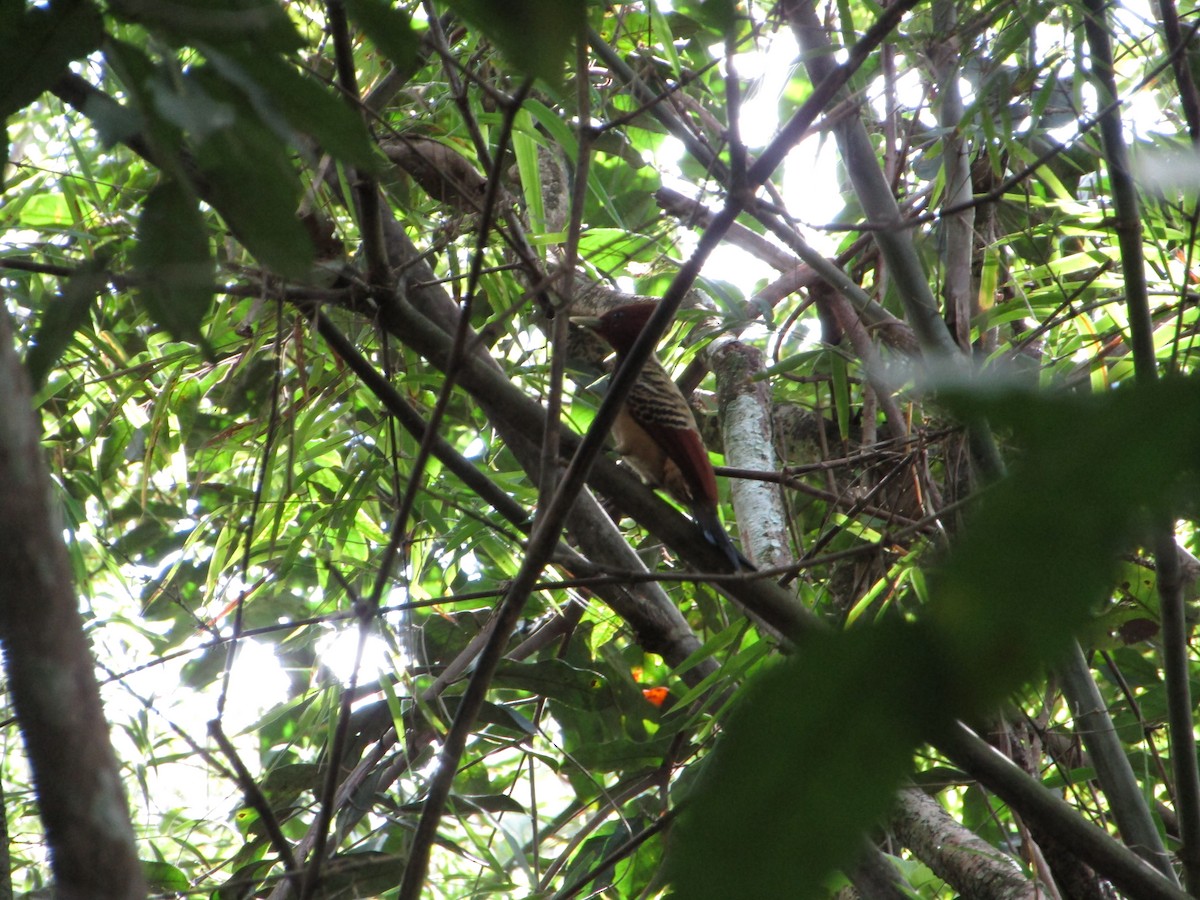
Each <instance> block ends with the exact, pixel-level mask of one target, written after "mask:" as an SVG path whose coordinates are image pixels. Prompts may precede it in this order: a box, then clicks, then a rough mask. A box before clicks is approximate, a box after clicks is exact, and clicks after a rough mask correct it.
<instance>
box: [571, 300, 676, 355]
mask: <svg viewBox="0 0 1200 900" xmlns="http://www.w3.org/2000/svg"><path fill="white" fill-rule="evenodd" d="M657 308H658V301H657V300H639V301H638V302H636V303H626V304H624V305H622V306H618V307H615V308H614V309H610V310H609V311H608V312H606V313H605V314H604V315H602V316H572V317H571V321H572V322H573V323H574V324H576V325H582V326H584V327H585V328H590V329H591V330H592V331H594V332H596V334H598V335H600V337H602V338H604V340H605V341H607V342H608V344H609V346H610V347H612V348H613V349H614V350H616V351H617V353H618V354H620V353H627V352H629V348H630V347H632V346H633V342H634V341H636V340H637V336H638V335H639V334H641V333H642V329H643V328H645V327H646V322H647V321H648V320H649V319H650V316H651V315H652V314H653V313H654V310H656V309H657Z"/></svg>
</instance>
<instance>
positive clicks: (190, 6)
mask: <svg viewBox="0 0 1200 900" xmlns="http://www.w3.org/2000/svg"><path fill="white" fill-rule="evenodd" d="M111 8H112V11H113V12H114V13H115V14H116V15H118V16H120V17H121V18H123V19H126V20H127V21H130V22H136V23H137V24H140V25H143V26H145V27H146V28H149V29H151V30H154V31H158V32H160V33H162V34H164V35H165V36H166V37H167V38H168V39H170V40H171V41H173V42H175V43H183V44H190V43H194V42H203V43H211V44H221V45H226V46H227V45H243V46H254V47H255V48H257V49H258V51H259V52H261V53H269V52H275V53H288V52H291V51H293V50H299V49H300V48H301V47H303V46H304V38H303V37H301V35H300V32H299V31H297V30H296V26H295V25H293V24H292V19H291V17H290V16H289V15H288V13H287V10H285V9H284V8H283V6H282V5H280V4H279V3H277V2H275V0H176V2H173V3H162V2H160V0H113V2H112V3H111Z"/></svg>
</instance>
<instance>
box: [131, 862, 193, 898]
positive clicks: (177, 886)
mask: <svg viewBox="0 0 1200 900" xmlns="http://www.w3.org/2000/svg"><path fill="white" fill-rule="evenodd" d="M142 877H144V878H145V879H146V887H147V888H149V889H150V890H151V891H153V892H154V893H156V894H158V893H162V894H174V893H182V892H184V891H188V890H190V889H191V887H192V883H191V882H190V881H188V877H187V876H186V875H184V874H183V872H181V871H180V870H179V869H177V868H175V867H174V866H173V865H171V864H170V863H166V862H159V861H158V860H152V859H143V860H142Z"/></svg>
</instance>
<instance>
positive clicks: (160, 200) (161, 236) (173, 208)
mask: <svg viewBox="0 0 1200 900" xmlns="http://www.w3.org/2000/svg"><path fill="white" fill-rule="evenodd" d="M133 261H134V266H135V267H136V271H137V276H138V295H139V296H140V297H141V300H142V303H144V304H145V306H146V309H147V311H148V312H149V313H150V317H151V318H152V319H153V320H154V321H156V322H157V323H158V324H160V325H162V326H163V327H164V328H166V329H167V331H169V332H170V333H171V334H172V335H174V336H175V337H177V338H180V339H181V340H189V341H194V340H198V339H199V338H200V322H201V321H202V320H203V318H204V315H205V313H207V312H208V307H209V304H210V303H211V302H212V297H213V287H214V283H213V258H212V253H211V251H210V249H209V241H208V231H207V229H206V228H205V226H204V219H203V217H202V216H201V215H200V210H199V208H198V206H197V202H196V198H195V197H194V196H193V195H192V194H191V192H190V191H188V190H187V188H185V187H183V186H182V185H181V184H179V183H178V182H176V181H163V182H160V183H159V184H158V185H157V186H156V187H155V188H154V190H152V191H151V192H150V195H149V196H148V197H147V198H146V202H145V205H144V206H143V207H142V215H141V218H140V219H139V221H138V242H137V246H136V248H135V249H134V251H133Z"/></svg>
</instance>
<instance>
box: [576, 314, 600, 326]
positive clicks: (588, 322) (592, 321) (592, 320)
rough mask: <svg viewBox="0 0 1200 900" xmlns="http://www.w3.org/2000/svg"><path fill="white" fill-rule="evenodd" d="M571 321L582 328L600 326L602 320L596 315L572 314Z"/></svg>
mask: <svg viewBox="0 0 1200 900" xmlns="http://www.w3.org/2000/svg"><path fill="white" fill-rule="evenodd" d="M570 322H571V324H572V325H578V326H579V327H580V328H599V327H600V320H599V319H598V318H597V317H596V316H571V318H570Z"/></svg>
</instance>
